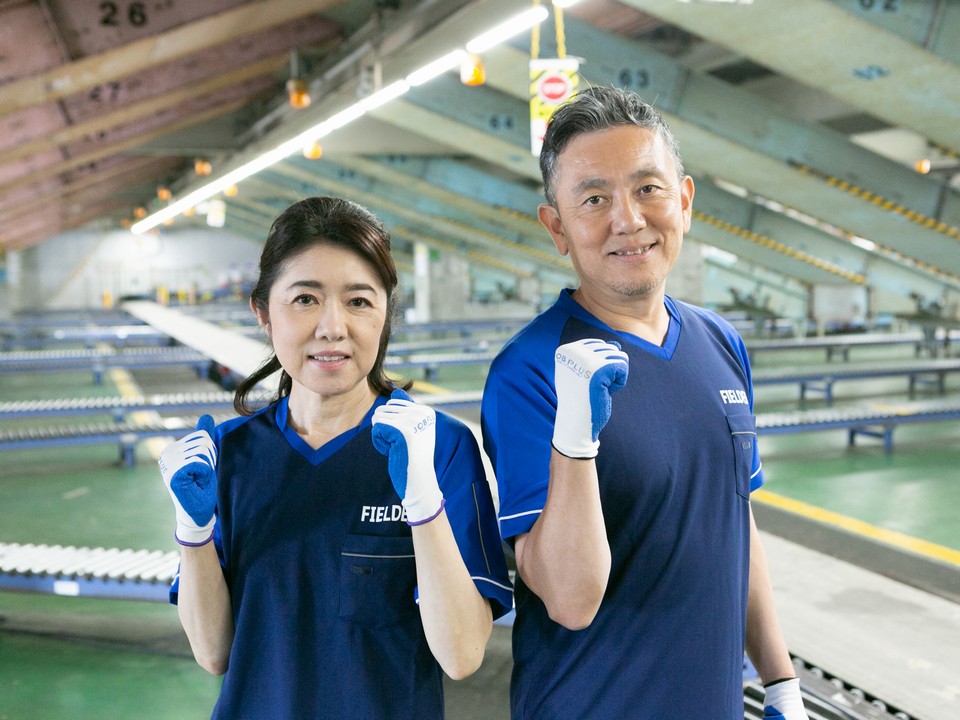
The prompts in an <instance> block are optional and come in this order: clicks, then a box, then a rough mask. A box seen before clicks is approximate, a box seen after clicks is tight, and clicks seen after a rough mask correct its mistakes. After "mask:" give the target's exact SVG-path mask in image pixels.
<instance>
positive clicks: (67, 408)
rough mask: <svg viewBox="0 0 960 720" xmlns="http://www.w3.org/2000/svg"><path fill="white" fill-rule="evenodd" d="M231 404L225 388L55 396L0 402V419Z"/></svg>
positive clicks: (218, 407) (226, 406) (216, 407)
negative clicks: (141, 393)
mask: <svg viewBox="0 0 960 720" xmlns="http://www.w3.org/2000/svg"><path fill="white" fill-rule="evenodd" d="M231 407H233V393H232V392H228V391H226V390H218V391H211V392H193V393H164V394H155V395H135V396H130V397H117V396H111V397H93V398H63V399H56V400H18V401H15V402H0V419H4V420H9V419H14V418H26V417H39V416H44V415H48V416H54V415H94V414H112V415H113V416H114V418H115V419H117V420H120V419H121V418H122V417H123V416H124V415H125V414H126V413H132V412H137V411H140V410H154V411H157V412H186V411H188V410H198V411H199V410H211V411H213V410H215V411H221V412H222V411H225V410H229V409H230V408H231Z"/></svg>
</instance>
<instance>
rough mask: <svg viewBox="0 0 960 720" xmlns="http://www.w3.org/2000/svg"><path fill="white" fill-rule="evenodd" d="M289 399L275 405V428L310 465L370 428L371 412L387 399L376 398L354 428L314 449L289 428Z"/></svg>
mask: <svg viewBox="0 0 960 720" xmlns="http://www.w3.org/2000/svg"><path fill="white" fill-rule="evenodd" d="M289 401H290V397H289V396H287V397H284V398H281V400H280V402H278V403H277V411H276V421H277V427H278V428H279V429H280V432H281V433H282V434H283V436H284V437H285V438H286V439H287V442H288V443H290V447H292V448H293V449H294V450H296V451H297V452H298V453H300V454H301V455H303V457H304V458H306V460H307V462H309V463H310V464H311V465H319V464H320V463H322V462H323V461H324V460H326V459H327V458H329V457H330V456H331V455H333V454H334V453H335V452H337V451H338V450H339V449H340V448H342V447H343V446H344V445H346V444H347V443H348V442H350V441H351V440H352V439H353V438H354V437H356V436H357V435H358V434H359V433H360V432H362V431H363V430H364V429H365V428H367V427H369V426H370V423H371V422H372V418H373V411H374V410H376V409H377V408H378V407H380V406H381V405H383V404H384V403H385V402H387V398H385V397H383V396H378V397H377V398H376V399H375V400H374V401H373V405H371V406H370V409H369V410H368V411H367V413H366V414H365V415H364V416H363V419H362V420H361V421H360V423H359V424H358V425H357V426H356V427H352V428H350V429H349V430H345V431H344V432H342V433H340V434H339V435H337V436H336V437H335V438H332V439H330V440H328V441H327V442H325V443H324V444H323V445H321V446H320V447H318V448H316V449H314V448H312V447H310V445H308V444H307V442H306V441H305V440H304V439H303V438H302V437H300V436H299V435H298V434H297V431H296V430H294V429H293V428H292V427H290V425H289V423H288V422H287V419H288V417H289V414H290V409H289V407H288V405H289Z"/></svg>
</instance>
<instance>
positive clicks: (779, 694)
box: [763, 678, 809, 720]
mask: <svg viewBox="0 0 960 720" xmlns="http://www.w3.org/2000/svg"><path fill="white" fill-rule="evenodd" d="M764 690H765V691H766V696H765V698H764V701H763V705H764V707H763V720H809V719H808V718H807V711H806V709H805V708H804V707H803V696H802V695H801V694H800V680H798V679H797V678H791V679H789V680H780V681H778V682H774V683H770V684H769V685H765V686H764Z"/></svg>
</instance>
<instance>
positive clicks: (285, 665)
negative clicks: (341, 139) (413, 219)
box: [160, 197, 512, 719]
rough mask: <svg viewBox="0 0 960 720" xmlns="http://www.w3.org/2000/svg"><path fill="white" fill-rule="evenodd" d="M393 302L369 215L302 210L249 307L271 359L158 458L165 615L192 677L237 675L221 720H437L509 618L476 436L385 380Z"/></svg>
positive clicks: (357, 210) (272, 251) (226, 686)
mask: <svg viewBox="0 0 960 720" xmlns="http://www.w3.org/2000/svg"><path fill="white" fill-rule="evenodd" d="M396 284H397V276H396V270H395V268H394V264H393V260H392V258H391V256H390V239H389V235H388V234H387V233H386V232H385V231H384V229H383V228H382V226H381V225H380V223H379V221H377V219H376V218H375V217H373V216H372V215H371V214H370V213H369V212H367V211H366V210H365V209H364V208H362V207H360V206H358V205H356V204H354V203H351V202H349V201H346V200H340V199H335V198H327V197H318V198H310V199H307V200H303V201H301V202H298V203H296V204H294V205H292V206H291V207H289V208H288V209H287V210H286V211H284V212H283V213H282V214H281V215H280V216H279V217H278V218H277V219H276V220H275V221H274V223H273V226H272V228H271V229H270V233H269V235H268V237H267V242H266V245H265V246H264V249H263V253H262V255H261V258H260V277H259V280H258V283H257V285H256V287H255V288H254V290H253V292H252V296H251V299H250V306H251V309H252V310H253V312H254V314H255V315H256V316H257V320H258V322H259V324H260V326H261V328H263V330H264V332H265V333H266V335H267V337H268V338H269V339H270V341H271V343H272V346H273V350H274V353H275V354H274V356H273V357H272V358H271V359H270V360H269V361H268V362H267V363H266V364H265V365H264V366H263V367H261V368H260V370H258V371H257V372H256V373H254V374H253V375H252V376H250V377H249V378H247V379H246V380H245V381H244V382H243V383H241V385H240V386H239V387H238V388H237V392H236V398H235V406H236V408H237V410H238V412H239V413H240V414H241V417H238V418H236V419H233V420H230V421H228V422H225V423H222V424H221V425H219V426H218V427H216V428H214V427H213V423H212V421H210V420H209V418H202V419H201V423H200V425H198V429H197V432H195V433H192V434H191V435H188V436H187V437H185V438H183V439H182V440H180V441H179V442H177V443H175V444H173V445H171V446H170V447H169V448H168V449H167V450H165V451H164V453H163V455H162V456H161V459H160V466H161V472H162V475H163V477H164V481H165V483H166V484H167V487H168V488H169V490H170V494H171V497H172V498H173V500H174V505H175V507H176V511H177V533H176V537H177V540H178V542H180V543H181V545H183V549H182V551H181V564H180V574H179V579H178V581H176V582H175V584H174V587H173V589H172V593H171V597H172V599H173V601H174V602H177V603H178V605H179V613H180V618H181V622H182V624H183V627H184V630H185V631H186V634H187V637H188V638H189V640H190V645H191V647H192V649H193V652H194V655H195V657H196V658H197V661H198V662H199V663H200V665H201V666H202V667H204V668H205V669H206V670H208V671H209V672H211V673H216V674H220V673H225V676H224V680H223V686H222V689H221V693H220V698H219V700H218V703H217V706H216V708H215V710H214V713H213V716H214V717H216V718H231V719H232V718H266V717H269V718H272V719H273V718H297V719H300V718H378V719H382V718H404V719H407V718H412V717H416V718H441V717H443V691H442V672H441V669H442V670H443V671H445V672H446V673H447V674H448V675H450V676H451V677H453V678H456V679H458V678H462V677H465V676H467V675H469V674H470V673H472V672H473V671H474V670H475V669H476V668H477V667H478V666H479V664H480V661H481V660H482V658H483V652H484V649H485V646H486V643H487V640H488V638H489V636H490V632H491V627H492V620H493V619H494V618H496V617H498V616H500V615H501V614H503V613H505V612H506V611H507V610H508V609H509V607H510V605H511V602H512V600H511V588H510V584H509V580H508V576H507V571H506V565H505V562H504V558H503V554H502V550H501V544H500V535H499V532H498V528H497V523H496V516H495V513H494V509H493V502H492V499H491V497H490V492H489V486H488V484H487V482H486V478H485V474H484V469H483V465H482V463H481V460H480V453H479V449H478V447H477V443H476V441H475V439H474V438H473V435H472V434H471V433H470V431H469V429H468V428H467V427H466V426H465V425H463V424H462V423H460V422H459V421H457V420H455V419H453V418H451V417H449V416H446V415H444V414H441V413H434V411H433V410H432V409H430V408H427V407H425V406H421V405H416V404H414V403H412V402H410V401H409V398H408V397H407V395H406V393H405V392H404V391H403V389H397V388H395V387H394V386H393V384H392V383H391V382H390V380H388V379H387V377H386V375H385V373H384V368H383V364H384V358H385V356H386V348H387V341H388V339H389V337H390V319H391V314H392V313H393V310H394V300H393V293H394V289H395V287H396ZM277 371H280V375H279V377H280V380H279V388H278V392H277V398H276V400H275V401H274V402H273V403H272V404H270V405H269V406H268V407H266V408H264V409H262V410H259V411H257V412H251V411H250V409H249V405H248V396H249V394H250V393H251V392H252V391H253V390H254V389H255V387H256V386H257V385H258V384H259V383H261V382H262V381H263V380H265V379H266V378H268V377H270V376H271V375H273V374H274V373H275V372H277ZM214 506H215V510H214ZM211 539H212V540H214V541H215V542H210V540H211Z"/></svg>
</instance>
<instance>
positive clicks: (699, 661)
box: [482, 87, 807, 720]
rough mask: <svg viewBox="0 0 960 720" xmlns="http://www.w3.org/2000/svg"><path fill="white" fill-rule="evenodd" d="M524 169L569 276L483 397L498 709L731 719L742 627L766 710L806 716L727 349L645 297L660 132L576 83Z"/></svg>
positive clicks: (740, 369)
mask: <svg viewBox="0 0 960 720" xmlns="http://www.w3.org/2000/svg"><path fill="white" fill-rule="evenodd" d="M540 166H541V171H542V173H543V180H544V188H545V196H546V203H545V204H543V205H541V206H540V208H539V217H540V221H541V223H542V224H543V225H544V227H545V228H546V229H547V231H548V232H549V233H550V236H551V238H552V239H553V242H554V244H555V245H556V248H557V250H558V252H559V253H560V254H561V255H570V258H571V260H572V262H573V266H574V269H575V270H576V272H577V276H578V278H579V287H578V288H577V289H576V290H573V291H569V290H566V291H564V292H562V293H561V294H560V297H559V299H558V300H557V302H556V304H555V305H554V306H553V307H552V308H550V309H549V310H547V311H545V312H544V313H542V314H541V315H540V316H538V317H537V318H536V319H534V320H533V321H532V322H531V323H530V324H529V325H528V326H527V327H526V328H525V329H524V330H522V331H521V332H520V333H518V335H517V336H516V337H515V338H514V339H513V340H511V342H510V343H508V345H507V346H506V347H505V348H504V349H503V350H502V351H501V353H500V354H499V356H498V357H497V359H496V360H495V361H494V363H493V365H492V367H491V370H490V375H489V377H488V379H487V383H486V388H485V389H484V395H483V408H482V424H483V431H484V445H485V448H486V450H487V453H488V454H489V456H490V458H491V460H492V462H493V465H494V469H495V471H496V475H497V479H498V483H499V489H500V527H501V531H502V534H503V537H504V538H506V539H507V540H508V541H509V542H510V543H511V544H512V545H513V548H514V551H515V553H516V559H517V568H518V577H517V581H516V609H517V615H516V621H515V625H514V640H513V646H514V670H513V679H512V683H511V707H512V713H513V717H514V718H515V720H520V719H528V718H529V719H535V720H549V719H552V718H617V719H620V718H638V719H639V718H649V719H650V720H663V718H668V717H676V718H705V719H708V720H733V719H734V718H736V719H738V720H739V719H740V718H742V717H743V689H742V659H743V650H744V643H746V649H747V652H748V654H749V656H750V658H751V660H752V661H753V663H754V665H755V666H756V668H757V670H758V671H759V673H760V676H761V679H762V680H763V681H764V683H765V685H766V686H767V691H766V705H767V707H766V714H765V717H769V718H778V719H781V720H806V719H807V716H806V713H805V711H804V709H803V703H802V699H801V696H800V689H799V681H798V680H797V679H796V676H795V672H794V668H793V665H792V663H791V660H790V656H789V654H788V653H787V649H786V646H785V644H784V641H783V638H782V634H781V631H780V627H779V623H778V621H777V618H776V613H775V611H774V607H773V593H772V589H771V585H770V580H769V575H768V571H767V565H766V560H765V557H764V554H763V549H762V546H761V544H760V539H759V536H758V534H757V529H756V526H755V524H754V522H753V516H752V511H751V509H750V501H749V495H750V492H751V490H753V489H755V488H757V487H759V486H760V484H761V483H762V482H763V475H762V472H761V469H760V457H759V454H758V452H757V447H756V426H755V418H754V416H753V390H752V384H751V380H750V368H749V363H748V359H747V352H746V349H745V347H744V345H743V342H742V340H741V338H740V337H739V336H738V335H737V333H736V332H735V331H734V330H733V328H732V327H730V325H728V324H727V323H726V322H724V321H723V320H722V319H721V318H719V317H718V316H716V315H715V314H713V313H710V312H708V311H706V310H703V309H701V308H697V307H694V306H691V305H688V304H685V303H682V302H680V301H677V300H674V299H672V298H670V297H669V296H667V295H666V294H665V283H666V280H667V276H668V274H669V272H670V269H671V268H672V267H673V265H674V263H675V261H676V259H677V256H678V254H679V252H680V247H681V245H682V242H683V235H684V233H685V232H687V231H688V230H689V228H690V219H691V208H692V203H693V195H694V185H693V180H692V179H691V178H690V177H688V176H686V175H684V171H683V164H682V161H681V158H680V154H679V151H678V149H677V145H676V142H675V140H674V138H673V135H672V134H671V132H670V130H669V129H668V128H667V126H666V125H665V124H664V122H663V120H662V119H661V118H660V116H659V115H658V114H657V113H656V111H654V110H653V108H651V107H650V106H649V105H647V104H645V103H644V102H643V101H641V100H640V99H639V98H638V97H637V96H636V95H634V94H632V93H626V92H623V91H620V90H617V89H614V88H609V87H596V88H589V89H587V90H585V91H583V92H582V93H580V94H579V95H577V96H576V97H575V98H574V99H573V100H572V101H571V102H570V103H568V104H566V105H565V106H563V107H561V108H560V109H558V110H557V112H556V113H555V114H554V117H553V119H552V120H551V123H550V125H549V126H548V129H547V133H546V136H545V138H544V143H543V149H542V151H541V156H540ZM614 393H616V394H614ZM601 429H602V430H603V432H602V433H601V432H600V430H601Z"/></svg>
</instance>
